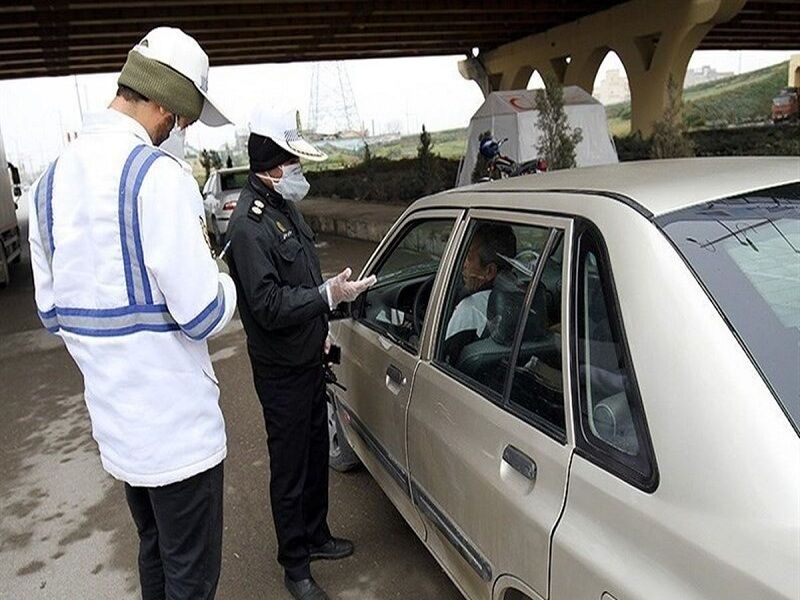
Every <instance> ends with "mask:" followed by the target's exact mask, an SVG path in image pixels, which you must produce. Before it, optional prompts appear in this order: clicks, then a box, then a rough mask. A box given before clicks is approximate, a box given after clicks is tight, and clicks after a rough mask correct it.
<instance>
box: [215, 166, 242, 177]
mask: <svg viewBox="0 0 800 600" xmlns="http://www.w3.org/2000/svg"><path fill="white" fill-rule="evenodd" d="M249 169H250V167H229V168H225V169H214V172H215V173H219V174H220V175H225V174H227V173H241V172H242V171H248V170H249Z"/></svg>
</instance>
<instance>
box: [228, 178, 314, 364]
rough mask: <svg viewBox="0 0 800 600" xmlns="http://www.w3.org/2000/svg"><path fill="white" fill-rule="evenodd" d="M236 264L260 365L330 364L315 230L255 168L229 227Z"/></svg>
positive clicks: (246, 326)
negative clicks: (325, 357)
mask: <svg viewBox="0 0 800 600" xmlns="http://www.w3.org/2000/svg"><path fill="white" fill-rule="evenodd" d="M228 239H229V240H230V247H229V248H228V264H229V266H230V270H231V276H232V277H233V280H234V281H235V282H236V291H237V294H238V305H239V314H240V315H241V318H242V324H243V325H244V329H245V332H246V333H247V347H248V351H249V353H250V356H251V358H252V359H253V362H254V363H255V364H257V365H258V366H262V367H265V368H269V367H279V368H284V367H303V366H311V365H313V364H315V363H319V362H321V361H322V352H323V345H324V343H325V336H326V335H327V334H328V312H329V307H328V299H327V295H326V294H325V291H324V289H323V288H321V287H320V286H321V285H322V283H323V281H322V274H321V273H320V266H319V257H318V256H317V252H316V249H315V247H314V232H313V231H311V228H310V227H309V226H308V224H307V223H306V222H305V221H304V220H303V217H302V215H301V214H300V212H299V211H298V210H297V208H296V207H295V206H294V204H293V203H292V202H291V201H287V200H284V199H283V197H281V196H280V195H279V194H277V193H276V192H274V191H273V190H271V189H269V188H268V187H266V186H265V185H264V183H263V182H262V181H261V180H260V179H259V178H258V177H257V176H256V175H254V174H253V173H251V174H250V177H249V179H248V181H247V184H246V185H245V187H244V189H243V190H242V193H241V194H240V196H239V201H238V203H237V205H236V208H235V209H234V211H233V214H232V215H231V221H230V224H229V227H228Z"/></svg>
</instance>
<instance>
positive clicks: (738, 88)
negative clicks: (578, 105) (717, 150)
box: [606, 62, 789, 135]
mask: <svg viewBox="0 0 800 600" xmlns="http://www.w3.org/2000/svg"><path fill="white" fill-rule="evenodd" d="M788 68H789V65H788V63H787V62H782V63H779V64H777V65H772V66H770V67H766V68H764V69H759V70H757V71H750V72H749V73H743V74H741V75H735V76H733V77H727V78H725V79H719V80H717V81H712V82H710V83H702V84H700V85H696V86H693V87H690V88H687V89H686V90H684V93H683V100H684V118H685V119H686V123H687V124H688V125H689V127H690V128H698V127H719V126H726V125H740V124H743V123H757V122H760V121H766V120H768V119H769V117H770V110H771V106H772V98H773V97H774V96H775V94H776V93H777V92H778V90H780V89H781V88H782V87H785V86H786V73H787V71H788ZM606 114H607V115H608V119H609V126H610V127H611V131H612V133H614V134H615V135H619V134H621V133H627V131H630V116H631V106H630V102H623V103H620V104H613V105H611V106H608V107H607V108H606Z"/></svg>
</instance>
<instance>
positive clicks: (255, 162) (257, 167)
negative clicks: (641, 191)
mask: <svg viewBox="0 0 800 600" xmlns="http://www.w3.org/2000/svg"><path fill="white" fill-rule="evenodd" d="M247 154H248V155H249V157H250V170H251V171H252V172H253V173H265V172H266V171H269V170H270V169H273V168H275V167H277V166H278V165H282V164H283V163H287V162H289V161H291V160H296V159H297V156H296V155H295V154H292V153H291V152H288V151H287V150H284V149H283V148H281V147H280V146H279V145H278V144H276V143H275V142H273V141H272V138H268V137H264V136H263V135H258V134H257V133H251V134H250V138H249V139H248V140H247Z"/></svg>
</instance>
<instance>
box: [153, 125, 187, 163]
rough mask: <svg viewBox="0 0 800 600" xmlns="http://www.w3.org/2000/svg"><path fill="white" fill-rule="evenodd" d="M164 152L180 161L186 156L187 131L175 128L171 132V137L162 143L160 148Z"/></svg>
mask: <svg viewBox="0 0 800 600" xmlns="http://www.w3.org/2000/svg"><path fill="white" fill-rule="evenodd" d="M159 148H161V149H162V150H164V151H166V152H169V153H170V154H172V155H173V156H177V157H178V158H180V159H183V158H185V156H186V130H185V129H181V128H180V127H175V128H174V129H173V130H172V131H170V132H169V137H168V138H167V139H166V140H164V141H163V142H161V145H160V146H159Z"/></svg>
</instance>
